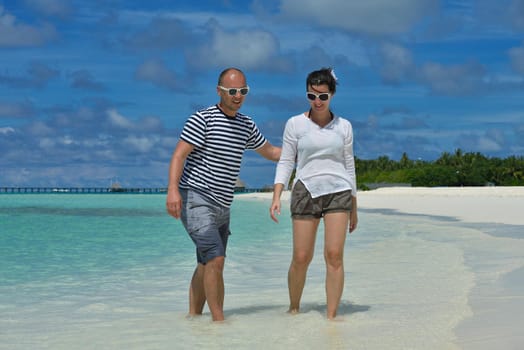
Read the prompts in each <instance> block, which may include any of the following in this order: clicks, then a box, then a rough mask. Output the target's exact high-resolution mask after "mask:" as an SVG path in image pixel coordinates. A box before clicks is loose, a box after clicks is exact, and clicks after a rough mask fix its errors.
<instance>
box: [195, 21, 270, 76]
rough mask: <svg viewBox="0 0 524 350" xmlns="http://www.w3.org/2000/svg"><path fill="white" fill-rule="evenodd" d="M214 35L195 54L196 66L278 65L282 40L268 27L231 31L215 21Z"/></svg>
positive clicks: (243, 66)
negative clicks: (266, 29)
mask: <svg viewBox="0 0 524 350" xmlns="http://www.w3.org/2000/svg"><path fill="white" fill-rule="evenodd" d="M210 37H211V41H210V42H206V43H204V44H203V45H202V46H201V47H199V48H197V49H196V50H195V51H196V52H194V53H192V54H191V58H192V60H191V61H190V62H189V63H190V64H192V65H193V66H195V67H199V68H200V67H229V66H237V67H241V68H243V69H259V68H260V67H267V66H269V65H273V67H274V66H275V65H276V64H275V63H278V61H279V59H278V56H279V43H278V40H277V39H276V37H275V36H273V35H272V34H271V33H269V32H267V31H263V30H243V31H231V32H230V31H225V30H223V29H222V28H220V27H218V25H214V26H213V27H212V28H211V33H210ZM193 58H194V59H193Z"/></svg>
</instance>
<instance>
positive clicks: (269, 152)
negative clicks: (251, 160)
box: [256, 141, 282, 162]
mask: <svg viewBox="0 0 524 350" xmlns="http://www.w3.org/2000/svg"><path fill="white" fill-rule="evenodd" d="M281 151H282V148H280V147H276V146H273V145H272V144H271V143H269V141H266V143H264V145H263V146H262V147H260V148H259V149H257V150H256V152H257V153H258V154H260V155H261V156H262V157H264V158H266V159H269V160H272V161H275V162H278V160H279V159H280V152H281Z"/></svg>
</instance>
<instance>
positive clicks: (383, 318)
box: [0, 194, 524, 350]
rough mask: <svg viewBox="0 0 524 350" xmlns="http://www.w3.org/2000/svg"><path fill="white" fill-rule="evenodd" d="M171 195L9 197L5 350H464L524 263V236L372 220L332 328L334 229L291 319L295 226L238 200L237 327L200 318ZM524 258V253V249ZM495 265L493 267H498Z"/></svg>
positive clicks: (233, 263)
mask: <svg viewBox="0 0 524 350" xmlns="http://www.w3.org/2000/svg"><path fill="white" fill-rule="evenodd" d="M163 203H164V197H163V196H161V195H40V194H39V195H16V196H15V195H13V196H11V195H9V196H2V197H0V348H2V349H4V348H5V349H27V348H31V349H40V348H52V349H73V348H74V349H94V348H96V349H172V348H176V349H193V348H199V347H202V348H206V349H222V348H227V349H245V348H250V349H267V348H273V349H289V348H302V349H319V348H322V349H348V348H351V349H384V348H388V349H406V348H414V349H439V350H440V349H455V348H458V346H457V343H456V336H455V333H454V329H455V327H456V326H457V325H458V324H460V322H461V321H463V320H465V319H467V318H468V317H470V316H471V315H472V310H471V308H470V304H469V303H468V296H469V295H470V293H471V291H472V289H473V288H474V287H475V286H476V285H478V284H479V283H489V282H490V281H492V280H493V279H496V278H497V276H501V275H503V274H504V273H506V272H508V271H511V270H512V269H514V268H517V267H519V266H522V264H524V261H523V259H522V254H521V253H519V252H521V251H522V250H521V249H522V248H523V246H522V243H523V242H524V241H523V240H515V242H513V244H511V245H508V244H507V240H508V239H510V238H505V237H493V236H490V235H487V234H485V233H482V232H481V231H480V230H478V229H475V228H471V227H464V226H461V225H459V224H457V223H456V222H449V221H442V220H435V219H432V218H426V217H421V216H409V215H384V214H381V213H376V212H366V211H365V210H363V211H361V213H360V218H359V219H360V223H359V229H358V231H357V232H356V233H354V234H352V235H351V236H348V237H349V238H348V240H347V245H346V253H345V269H346V284H345V291H344V295H343V298H342V305H341V306H340V309H339V316H340V319H339V320H338V321H335V322H333V321H327V320H326V319H325V316H324V314H325V291H324V277H325V267H324V262H323V257H322V249H323V248H322V247H323V241H322V240H323V233H322V229H321V230H320V232H319V235H318V237H317V247H316V253H315V258H314V259H313V262H312V263H311V266H310V269H309V274H308V280H307V283H306V287H305V289H304V295H303V299H302V302H303V303H302V313H300V314H298V315H289V314H287V313H286V310H287V304H288V297H287V281H286V278H287V269H288V266H289V261H290V257H291V222H290V219H289V212H288V211H287V210H284V211H283V213H282V215H281V222H280V223H279V224H275V223H273V222H272V221H271V220H270V219H269V215H268V207H269V202H268V201H265V200H249V199H240V198H239V199H237V200H236V201H235V204H234V205H233V215H232V218H233V221H232V232H233V234H232V236H231V238H230V246H229V247H228V258H227V259H226V267H225V271H224V278H225V282H226V300H225V315H226V321H225V322H224V323H220V324H215V323H212V322H211V321H210V316H209V314H208V313H207V310H206V313H205V314H204V315H203V316H202V317H196V318H192V319H188V318H186V310H187V289H188V283H189V279H190V277H191V274H192V271H193V269H194V265H195V262H194V260H195V258H194V247H193V245H192V243H191V242H190V240H189V238H188V237H187V236H186V234H185V232H184V231H183V229H182V227H181V225H180V223H179V222H178V221H175V220H173V219H171V218H169V217H168V216H167V214H165V212H164V204H163ZM519 249H520V250H519ZM487 262H489V264H488V263H487Z"/></svg>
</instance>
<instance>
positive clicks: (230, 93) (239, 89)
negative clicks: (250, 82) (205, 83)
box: [218, 85, 249, 96]
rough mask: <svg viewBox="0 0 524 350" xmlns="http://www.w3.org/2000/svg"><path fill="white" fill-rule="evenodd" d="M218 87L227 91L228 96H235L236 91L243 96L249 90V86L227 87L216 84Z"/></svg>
mask: <svg viewBox="0 0 524 350" xmlns="http://www.w3.org/2000/svg"><path fill="white" fill-rule="evenodd" d="M218 87H219V88H220V89H221V90H224V91H227V93H228V94H229V95H230V96H235V95H236V94H237V92H240V95H242V96H245V95H247V93H248V92H249V86H246V87H243V88H227V87H223V86H221V85H218Z"/></svg>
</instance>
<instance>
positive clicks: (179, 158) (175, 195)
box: [166, 140, 194, 219]
mask: <svg viewBox="0 0 524 350" xmlns="http://www.w3.org/2000/svg"><path fill="white" fill-rule="evenodd" d="M193 148H194V147H193V145H191V144H190V143H187V142H186V141H183V140H180V141H178V144H177V146H176V148H175V151H174V152H173V156H172V157H171V163H170V164H169V179H168V185H167V186H168V188H167V198H166V209H167V212H168V213H169V215H171V216H173V217H174V218H176V219H179V218H180V210H181V208H182V197H181V196H180V191H179V189H178V185H179V183H180V178H181V177H182V171H183V170H184V163H185V162H186V158H187V156H188V155H189V153H191V152H192V151H193Z"/></svg>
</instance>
